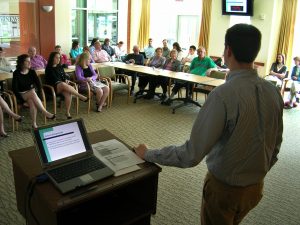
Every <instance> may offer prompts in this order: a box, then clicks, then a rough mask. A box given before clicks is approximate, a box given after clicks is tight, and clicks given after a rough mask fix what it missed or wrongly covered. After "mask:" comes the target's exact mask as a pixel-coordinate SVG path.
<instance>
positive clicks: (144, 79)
mask: <svg viewBox="0 0 300 225" xmlns="http://www.w3.org/2000/svg"><path fill="white" fill-rule="evenodd" d="M165 61H166V58H165V57H163V56H162V48H156V49H155V55H154V56H153V57H151V58H150V60H149V61H148V63H147V66H149V67H152V68H153V69H154V68H162V67H163V66H164V64H165ZM153 78H154V77H153V76H147V75H141V76H140V77H139V88H140V91H143V90H144V89H145V87H146V86H147V84H148V82H149V81H150V80H151V79H153ZM152 91H153V90H152ZM152 91H150V90H149V92H148V94H147V95H146V96H145V97H144V98H146V99H151V98H153V97H154V92H152Z"/></svg>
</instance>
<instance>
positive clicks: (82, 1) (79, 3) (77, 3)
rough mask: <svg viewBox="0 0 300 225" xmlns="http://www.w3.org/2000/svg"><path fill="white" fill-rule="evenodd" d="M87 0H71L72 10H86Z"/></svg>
mask: <svg viewBox="0 0 300 225" xmlns="http://www.w3.org/2000/svg"><path fill="white" fill-rule="evenodd" d="M86 6H87V0H72V9H74V8H86Z"/></svg>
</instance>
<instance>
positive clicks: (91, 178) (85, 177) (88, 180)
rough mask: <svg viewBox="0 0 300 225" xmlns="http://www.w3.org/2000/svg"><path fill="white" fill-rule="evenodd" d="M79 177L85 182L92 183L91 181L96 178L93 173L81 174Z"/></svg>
mask: <svg viewBox="0 0 300 225" xmlns="http://www.w3.org/2000/svg"><path fill="white" fill-rule="evenodd" d="M79 179H80V180H81V181H82V183H84V184H87V183H90V182H91V181H93V180H94V178H93V177H92V176H91V175H89V174H86V175H83V176H80V177H79Z"/></svg>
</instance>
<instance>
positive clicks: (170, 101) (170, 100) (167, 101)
mask: <svg viewBox="0 0 300 225" xmlns="http://www.w3.org/2000/svg"><path fill="white" fill-rule="evenodd" d="M171 103H172V99H170V98H167V99H165V100H164V101H162V102H161V104H162V105H171Z"/></svg>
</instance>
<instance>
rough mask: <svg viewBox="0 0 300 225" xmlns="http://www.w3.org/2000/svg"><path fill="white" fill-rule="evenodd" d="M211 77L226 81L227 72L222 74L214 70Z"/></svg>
mask: <svg viewBox="0 0 300 225" xmlns="http://www.w3.org/2000/svg"><path fill="white" fill-rule="evenodd" d="M209 77H211V78H216V79H222V80H224V79H225V77H226V73H225V72H221V71H214V70H213V71H211V73H210V75H209Z"/></svg>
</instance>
